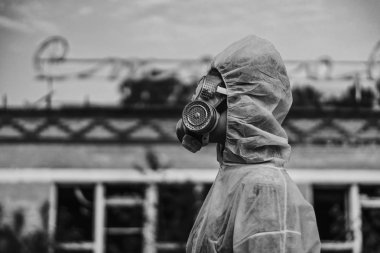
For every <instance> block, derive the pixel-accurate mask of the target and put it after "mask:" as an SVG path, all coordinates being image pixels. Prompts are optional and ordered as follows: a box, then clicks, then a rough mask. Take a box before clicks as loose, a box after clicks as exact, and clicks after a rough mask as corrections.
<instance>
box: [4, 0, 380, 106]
mask: <svg viewBox="0 0 380 253" xmlns="http://www.w3.org/2000/svg"><path fill="white" fill-rule="evenodd" d="M378 13H380V1H378V0H363V1H357V0H313V1H310V0H281V1H280V0H267V1H262V0H234V1H229V0H208V1H204V0H187V1H183V0H123V1H122V0H86V1H85V0H65V1H59V0H0V96H2V97H3V96H5V95H6V96H7V101H8V104H9V105H14V106H20V105H25V104H26V103H33V102H35V101H37V100H38V98H40V97H41V96H43V95H44V94H46V92H47V89H48V88H47V84H46V83H45V82H41V81H40V80H37V78H36V71H35V69H34V68H33V64H32V59H33V54H34V53H35V51H36V49H37V47H38V45H39V44H40V43H41V42H42V41H44V40H45V39H46V38H48V37H49V36H53V35H59V36H63V37H64V38H66V39H67V40H68V42H69V44H70V51H69V53H68V58H70V57H73V58H82V57H83V58H104V57H112V56H113V57H119V58H127V59H128V58H135V57H137V58H173V59H177V58H179V59H198V58H200V57H202V56H205V55H210V56H213V55H216V54H217V53H219V52H220V51H222V50H223V49H224V48H225V47H226V46H228V45H229V44H230V43H232V42H234V41H236V40H238V39H241V38H242V37H245V36H246V35H248V34H256V35H258V36H260V37H263V38H266V39H268V40H270V41H271V42H272V43H273V44H274V45H275V46H276V48H277V49H278V51H279V52H280V53H281V55H282V57H283V58H284V59H285V60H286V59H301V60H307V59H312V60H313V59H316V58H318V57H320V56H321V55H329V56H330V57H331V58H333V59H336V60H361V61H365V60H367V59H368V56H369V53H370V52H371V50H372V48H373V47H374V45H375V44H376V42H377V41H379V40H380V15H378ZM77 68H78V69H79V68H83V67H77ZM119 83H120V80H113V81H110V80H99V79H96V80H95V79H88V80H70V81H62V82H58V83H55V84H54V86H53V87H54V90H55V94H54V100H56V101H63V102H66V103H71V102H72V103H80V102H82V101H83V100H84V99H85V98H86V99H90V100H91V102H93V103H105V104H117V103H118V102H119V99H120V95H119V93H118V85H119Z"/></svg>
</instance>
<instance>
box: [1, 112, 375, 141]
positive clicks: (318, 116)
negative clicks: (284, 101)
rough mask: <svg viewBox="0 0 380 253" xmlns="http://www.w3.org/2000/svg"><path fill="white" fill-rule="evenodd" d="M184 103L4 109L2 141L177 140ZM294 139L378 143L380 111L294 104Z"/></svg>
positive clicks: (289, 123)
mask: <svg viewBox="0 0 380 253" xmlns="http://www.w3.org/2000/svg"><path fill="white" fill-rule="evenodd" d="M180 113H181V108H154V109H152V108H133V109H132V108H116V107H100V108H96V107H88V108H83V107H80V108H75V107H67V108H60V109H43V110H41V109H11V108H10V109H0V144H11V143H34V144H38V143H40V144H42V143H77V144H122V145H128V144H154V143H177V142H178V140H177V138H176V135H175V125H176V122H177V120H178V119H179V117H180ZM283 125H284V128H285V130H286V131H287V133H288V136H289V142H290V143H292V144H315V145H319V144H322V145H324V144H333V145H357V144H377V145H379V144H380V111H374V110H369V109H368V110H367V109H339V110H337V109H315V108H314V109H307V108H306V109H305V108H302V109H300V108H294V109H292V110H291V111H290V113H289V115H288V117H287V118H286V120H285V122H284V124H283Z"/></svg>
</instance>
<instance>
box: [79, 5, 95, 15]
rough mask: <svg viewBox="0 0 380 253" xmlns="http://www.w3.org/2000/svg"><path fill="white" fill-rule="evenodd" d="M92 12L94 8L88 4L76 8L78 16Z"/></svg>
mask: <svg viewBox="0 0 380 253" xmlns="http://www.w3.org/2000/svg"><path fill="white" fill-rule="evenodd" d="M93 12H94V9H93V8H92V7H90V6H83V7H82V8H80V9H79V10H78V14H79V15H80V16H87V15H90V14H91V13H93Z"/></svg>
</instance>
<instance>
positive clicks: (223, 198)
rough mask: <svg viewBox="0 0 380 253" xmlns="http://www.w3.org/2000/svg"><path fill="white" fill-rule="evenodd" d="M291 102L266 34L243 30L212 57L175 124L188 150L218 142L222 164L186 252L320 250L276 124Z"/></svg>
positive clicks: (284, 137)
mask: <svg viewBox="0 0 380 253" xmlns="http://www.w3.org/2000/svg"><path fill="white" fill-rule="evenodd" d="M291 103H292V94H291V90H290V84H289V79H288V77H287V73H286V69H285V66H284V63H283V61H282V59H281V56H280V54H279V53H278V52H277V50H276V49H275V48H274V46H273V45H272V44H271V43H270V42H268V41H267V40H265V39H262V38H259V37H257V36H254V35H251V36H248V37H246V38H244V39H242V40H240V41H237V42H235V43H233V44H232V45H230V46H229V47H227V48H226V49H225V50H224V51H222V52H221V53H220V54H218V55H217V56H216V57H215V58H214V60H213V62H212V64H211V68H210V71H209V72H208V73H207V75H206V76H205V77H204V78H202V79H201V81H200V82H199V84H198V87H197V90H196V92H195V94H194V96H193V98H192V101H191V102H190V103H189V104H188V105H186V106H185V108H184V110H183V112H182V119H180V120H179V121H178V124H177V137H178V139H179V140H180V141H181V143H182V145H183V146H184V147H185V148H187V149H189V150H190V151H192V152H196V151H198V150H199V149H201V148H202V147H203V146H205V145H207V144H208V143H209V142H217V143H218V144H217V159H218V161H219V163H220V169H219V172H218V175H217V177H216V179H215V181H214V183H213V185H212V187H211V189H210V191H209V193H208V195H207V197H206V199H205V201H204V203H203V205H202V207H201V209H200V211H199V214H198V216H197V219H196V221H195V223H194V226H193V228H192V230H191V232H190V235H189V238H188V242H187V245H186V252H187V253H201V252H202V253H211V252H212V253H214V252H234V253H243V252H244V253H246V252H252V253H253V252H255V253H256V252H284V253H301V252H302V253H304V252H308V253H309V252H310V253H314V252H320V239H319V234H318V229H317V224H316V218H315V213H314V210H313V207H312V206H311V205H310V204H309V203H308V202H307V201H306V200H305V199H304V198H303V196H302V194H301V193H300V191H299V189H298V188H297V186H296V184H295V183H294V182H293V181H292V179H291V178H290V177H289V175H288V174H287V172H286V170H285V169H284V164H285V163H286V161H287V160H288V159H289V155H290V146H289V144H288V140H287V135H286V133H285V130H284V129H283V128H282V127H281V123H282V122H283V120H284V118H285V116H286V115H287V113H288V111H289V108H290V106H291Z"/></svg>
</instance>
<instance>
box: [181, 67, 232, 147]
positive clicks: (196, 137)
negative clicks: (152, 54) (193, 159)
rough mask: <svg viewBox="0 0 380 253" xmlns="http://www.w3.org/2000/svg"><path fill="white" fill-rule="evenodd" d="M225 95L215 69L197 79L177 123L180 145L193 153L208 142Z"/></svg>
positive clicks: (216, 122) (223, 87)
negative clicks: (194, 88)
mask: <svg viewBox="0 0 380 253" xmlns="http://www.w3.org/2000/svg"><path fill="white" fill-rule="evenodd" d="M226 95H227V90H226V88H225V85H224V82H223V79H222V78H221V77H220V76H219V73H217V72H216V71H211V72H210V73H209V74H208V75H206V76H204V77H203V78H202V79H201V80H200V81H199V83H198V86H197V89H196V90H195V94H194V95H193V97H192V99H191V102H189V103H188V104H187V105H186V106H185V108H184V109H183V111H182V118H181V119H180V120H179V121H178V123H177V127H176V132H177V137H178V139H179V141H180V142H181V143H182V146H184V147H185V148H186V149H188V150H189V151H191V152H193V153H195V152H197V151H198V150H200V149H201V147H202V146H206V145H207V144H208V143H209V138H210V133H211V132H212V131H214V130H215V128H216V127H217V125H218V120H219V117H220V112H221V111H222V110H223V109H222V108H221V107H222V102H224V101H225V99H226V97H227V96H226Z"/></svg>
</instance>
